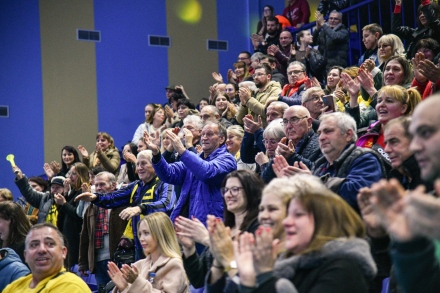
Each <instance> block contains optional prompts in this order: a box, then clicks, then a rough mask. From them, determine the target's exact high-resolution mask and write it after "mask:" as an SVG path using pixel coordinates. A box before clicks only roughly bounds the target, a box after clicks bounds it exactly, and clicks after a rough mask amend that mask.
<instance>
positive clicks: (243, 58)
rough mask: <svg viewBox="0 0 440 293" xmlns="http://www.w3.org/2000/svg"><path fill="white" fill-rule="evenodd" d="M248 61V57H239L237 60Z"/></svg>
mask: <svg viewBox="0 0 440 293" xmlns="http://www.w3.org/2000/svg"><path fill="white" fill-rule="evenodd" d="M248 59H250V58H246V57H238V58H237V60H238V61H243V60H248Z"/></svg>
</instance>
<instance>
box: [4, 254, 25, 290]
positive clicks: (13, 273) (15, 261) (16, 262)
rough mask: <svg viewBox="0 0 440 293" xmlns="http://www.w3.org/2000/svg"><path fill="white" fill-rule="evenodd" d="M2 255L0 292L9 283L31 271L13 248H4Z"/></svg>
mask: <svg viewBox="0 0 440 293" xmlns="http://www.w3.org/2000/svg"><path fill="white" fill-rule="evenodd" d="M0 255H1V259H0V275H1V277H0V292H2V291H3V289H4V288H5V287H6V286H7V285H9V284H10V283H12V282H13V281H15V280H16V279H18V278H20V277H23V276H26V275H27V274H29V273H30V271H29V269H28V267H27V266H26V265H25V264H23V263H22V262H21V260H20V257H18V255H17V254H16V253H15V251H14V250H12V249H11V248H2V249H1V250H0Z"/></svg>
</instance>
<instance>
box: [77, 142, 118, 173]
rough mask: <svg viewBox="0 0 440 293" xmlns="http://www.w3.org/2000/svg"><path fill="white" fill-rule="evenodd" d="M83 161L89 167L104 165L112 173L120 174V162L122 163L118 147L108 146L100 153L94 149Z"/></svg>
mask: <svg viewBox="0 0 440 293" xmlns="http://www.w3.org/2000/svg"><path fill="white" fill-rule="evenodd" d="M97 159H98V160H99V164H97V163H96V162H97ZM83 163H84V165H86V166H87V167H88V168H89V169H90V168H92V167H96V166H102V167H104V169H105V170H106V171H108V172H110V173H113V174H115V175H118V171H119V164H120V163H121V157H120V156H119V151H118V149H117V148H113V149H110V148H108V149H107V150H106V151H105V152H100V153H99V155H98V154H97V153H96V151H94V152H93V153H92V154H90V156H89V157H88V158H84V157H83Z"/></svg>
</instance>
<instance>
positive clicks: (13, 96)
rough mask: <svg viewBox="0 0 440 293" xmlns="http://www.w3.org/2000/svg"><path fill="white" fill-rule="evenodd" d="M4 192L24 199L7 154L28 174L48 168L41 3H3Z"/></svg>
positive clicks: (0, 121) (0, 145) (0, 163)
mask: <svg viewBox="0 0 440 293" xmlns="http://www.w3.org/2000/svg"><path fill="white" fill-rule="evenodd" d="M0 40H1V41H0V68H1V70H0V105H9V111H10V112H9V115H10V117H9V118H0V136H1V140H0V187H6V188H9V189H11V190H12V191H13V193H14V195H15V196H19V192H18V189H17V188H16V187H15V184H14V182H13V181H14V174H13V173H12V171H11V166H10V164H9V162H7V161H6V160H5V158H6V155H7V154H9V153H13V154H14V155H15V158H16V159H15V162H16V163H17V165H18V166H19V167H20V168H22V170H23V172H24V173H26V174H28V175H33V174H42V173H43V164H44V158H43V156H44V143H43V139H44V137H43V134H44V132H43V102H42V101H43V97H42V77H41V50H40V20H39V8H38V1H16V0H7V1H0Z"/></svg>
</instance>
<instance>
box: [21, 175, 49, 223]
mask: <svg viewBox="0 0 440 293" xmlns="http://www.w3.org/2000/svg"><path fill="white" fill-rule="evenodd" d="M15 184H16V185H17V187H18V189H19V190H20V193H21V195H23V196H24V198H25V199H26V201H27V202H28V203H30V204H31V205H32V206H33V207H36V208H38V220H37V223H44V222H45V221H46V217H47V214H48V213H49V212H50V211H51V208H52V206H53V205H54V202H55V201H54V198H53V195H52V194H50V192H49V191H47V192H39V191H36V190H34V189H33V188H32V186H31V185H30V184H29V180H28V178H27V177H26V175H23V177H22V178H21V179H15Z"/></svg>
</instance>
